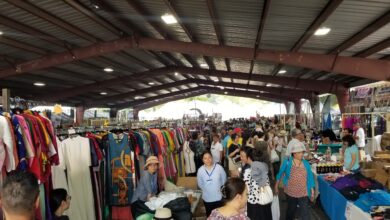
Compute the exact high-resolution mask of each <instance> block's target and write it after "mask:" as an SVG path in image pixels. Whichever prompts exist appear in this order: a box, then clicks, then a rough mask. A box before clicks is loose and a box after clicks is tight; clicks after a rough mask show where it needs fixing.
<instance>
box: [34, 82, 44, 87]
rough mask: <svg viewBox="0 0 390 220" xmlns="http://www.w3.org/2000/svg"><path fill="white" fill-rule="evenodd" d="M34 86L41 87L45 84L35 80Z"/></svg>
mask: <svg viewBox="0 0 390 220" xmlns="http://www.w3.org/2000/svg"><path fill="white" fill-rule="evenodd" d="M34 86H38V87H43V86H46V84H45V83H43V82H35V83H34Z"/></svg>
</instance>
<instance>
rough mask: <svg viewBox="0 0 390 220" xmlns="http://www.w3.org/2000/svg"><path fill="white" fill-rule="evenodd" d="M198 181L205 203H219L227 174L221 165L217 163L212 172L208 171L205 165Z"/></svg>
mask: <svg viewBox="0 0 390 220" xmlns="http://www.w3.org/2000/svg"><path fill="white" fill-rule="evenodd" d="M196 179H197V180H198V186H199V188H200V189H201V190H202V198H203V200H204V201H205V202H217V201H220V200H221V199H222V193H221V187H222V186H223V184H225V182H226V173H225V170H224V169H223V168H222V166H221V165H219V164H217V163H215V164H214V165H213V167H212V168H211V170H207V169H206V166H205V165H203V166H201V167H200V168H199V169H198V174H197V177H196Z"/></svg>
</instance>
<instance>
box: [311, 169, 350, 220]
mask: <svg viewBox="0 0 390 220" xmlns="http://www.w3.org/2000/svg"><path fill="white" fill-rule="evenodd" d="M317 180H318V191H319V193H320V201H321V204H322V207H323V208H324V211H325V213H326V214H327V215H328V217H329V218H330V219H331V220H345V219H346V218H345V208H346V206H347V199H346V198H345V197H344V196H343V195H342V194H341V193H340V192H339V191H337V189H335V188H333V187H332V186H331V185H330V184H329V183H328V182H327V181H326V180H325V179H324V178H323V176H321V175H318V176H317Z"/></svg>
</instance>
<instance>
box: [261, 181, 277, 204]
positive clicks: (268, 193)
mask: <svg viewBox="0 0 390 220" xmlns="http://www.w3.org/2000/svg"><path fill="white" fill-rule="evenodd" d="M273 199H274V194H273V193H272V189H271V187H270V186H269V185H266V186H262V187H259V204H260V205H267V204H270V203H271V202H272V201H273Z"/></svg>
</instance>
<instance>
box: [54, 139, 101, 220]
mask: <svg viewBox="0 0 390 220" xmlns="http://www.w3.org/2000/svg"><path fill="white" fill-rule="evenodd" d="M62 146H63V153H64V160H65V164H66V170H67V175H68V187H69V192H68V193H69V195H70V196H72V205H71V206H70V208H69V212H68V214H69V215H68V216H69V219H88V220H89V219H96V217H95V209H94V200H93V191H92V181H91V176H90V169H89V167H90V166H91V151H90V146H89V139H88V138H84V137H80V136H77V137H74V138H67V139H65V140H64V141H63V142H62Z"/></svg>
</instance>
